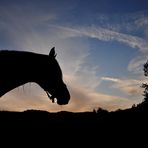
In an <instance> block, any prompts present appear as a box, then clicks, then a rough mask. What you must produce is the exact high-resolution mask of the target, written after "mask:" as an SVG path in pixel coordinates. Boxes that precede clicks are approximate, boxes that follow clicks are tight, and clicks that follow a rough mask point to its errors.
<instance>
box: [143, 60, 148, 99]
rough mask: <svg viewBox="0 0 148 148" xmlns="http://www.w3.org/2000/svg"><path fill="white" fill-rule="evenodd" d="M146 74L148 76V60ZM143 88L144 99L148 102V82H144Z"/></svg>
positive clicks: (145, 66) (145, 68)
mask: <svg viewBox="0 0 148 148" xmlns="http://www.w3.org/2000/svg"><path fill="white" fill-rule="evenodd" d="M143 70H144V75H145V76H148V61H147V62H146V63H145V64H144V68H143ZM142 88H144V94H143V95H144V101H146V102H148V84H147V83H144V84H142Z"/></svg>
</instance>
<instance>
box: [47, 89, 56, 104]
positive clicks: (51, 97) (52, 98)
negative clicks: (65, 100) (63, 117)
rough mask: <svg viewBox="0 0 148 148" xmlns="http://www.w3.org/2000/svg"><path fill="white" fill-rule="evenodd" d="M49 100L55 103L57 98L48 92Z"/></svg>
mask: <svg viewBox="0 0 148 148" xmlns="http://www.w3.org/2000/svg"><path fill="white" fill-rule="evenodd" d="M46 93H47V96H48V98H50V100H51V101H52V103H55V97H54V95H51V94H50V93H49V92H48V91H46Z"/></svg>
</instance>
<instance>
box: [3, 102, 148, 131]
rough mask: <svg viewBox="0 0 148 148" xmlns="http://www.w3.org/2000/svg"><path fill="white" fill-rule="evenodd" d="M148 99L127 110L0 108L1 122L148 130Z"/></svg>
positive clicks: (11, 125)
mask: <svg viewBox="0 0 148 148" xmlns="http://www.w3.org/2000/svg"><path fill="white" fill-rule="evenodd" d="M147 113H148V103H147V102H142V103H141V104H139V105H137V106H135V107H132V108H130V109H126V110H118V111H115V112H108V111H106V110H103V109H98V110H96V111H93V112H83V113H73V112H65V111H62V112H58V113H49V112H46V111H38V110H28V111H24V112H7V111H1V112H0V126H1V127H3V128H7V129H8V128H10V129H11V128H30V129H34V128H38V129H48V130H52V129H66V130H67V129H71V130H78V129H79V130H94V129H95V131H97V130H98V131H101V130H113V129H114V128H115V129H116V130H120V131H122V130H123V129H124V128H129V129H131V131H132V130H138V129H142V128H143V129H145V130H147Z"/></svg>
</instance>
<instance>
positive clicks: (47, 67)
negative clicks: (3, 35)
mask: <svg viewBox="0 0 148 148" xmlns="http://www.w3.org/2000/svg"><path fill="white" fill-rule="evenodd" d="M55 57H56V54H55V48H54V47H53V48H52V49H51V51H50V53H49V55H43V54H37V53H31V52H25V51H0V71H1V72H0V97H1V96H3V95H4V94H5V93H7V92H9V91H10V90H12V89H14V88H16V87H18V86H20V85H23V84H25V83H27V82H35V83H37V84H39V85H40V86H41V87H42V88H43V89H44V91H46V93H47V95H48V97H49V98H50V99H51V100H52V102H54V99H55V98H56V99H57V103H58V104H59V105H64V104H68V102H69V100H70V94H69V91H68V89H67V87H66V85H65V84H64V82H63V80H62V71H61V68H60V66H59V64H58V62H57V60H56V59H55Z"/></svg>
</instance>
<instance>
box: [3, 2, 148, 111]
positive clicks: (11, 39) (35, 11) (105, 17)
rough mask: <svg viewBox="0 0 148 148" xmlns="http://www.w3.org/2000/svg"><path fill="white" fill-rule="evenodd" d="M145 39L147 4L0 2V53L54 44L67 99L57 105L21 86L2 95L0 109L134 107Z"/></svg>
mask: <svg viewBox="0 0 148 148" xmlns="http://www.w3.org/2000/svg"><path fill="white" fill-rule="evenodd" d="M147 41H148V2H147V0H60V1H58V0H54V1H52V0H42V1H41V0H25V1H24V0H13V1H11V0H1V1H0V49H1V50H4V49H7V50H25V51H33V52H38V53H43V54H48V53H49V50H50V48H52V47H53V46H55V47H56V52H57V55H58V56H57V60H58V61H59V63H60V65H61V68H62V70H63V75H64V81H65V82H66V83H67V85H68V87H69V90H70V92H71V96H72V98H71V101H70V103H69V104H68V105H66V106H62V107H61V106H58V105H56V104H52V103H51V102H50V101H49V99H48V98H47V96H46V94H45V92H44V91H43V90H42V89H41V88H40V87H39V86H38V85H36V84H32V85H31V86H30V85H29V84H25V85H24V86H23V87H24V88H25V89H23V88H22V87H19V88H16V89H14V90H13V91H11V92H9V93H7V94H6V95H5V96H3V97H2V98H1V100H0V109H1V110H19V111H22V110H25V109H31V108H33V109H43V110H48V111H59V110H67V111H86V110H93V109H94V108H97V107H103V108H105V109H108V110H115V109H118V108H128V107H130V106H132V104H134V103H135V104H137V103H139V102H141V101H142V99H143V97H142V90H141V88H140V85H141V83H143V82H146V79H145V77H144V76H143V70H142V69H143V64H144V63H145V62H146V60H147V59H148V42H147ZM23 90H24V91H23Z"/></svg>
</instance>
